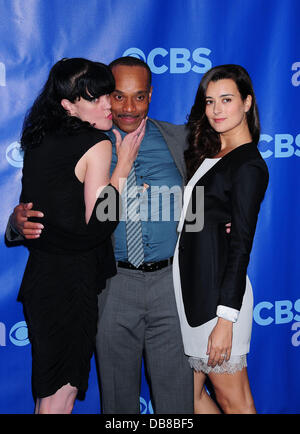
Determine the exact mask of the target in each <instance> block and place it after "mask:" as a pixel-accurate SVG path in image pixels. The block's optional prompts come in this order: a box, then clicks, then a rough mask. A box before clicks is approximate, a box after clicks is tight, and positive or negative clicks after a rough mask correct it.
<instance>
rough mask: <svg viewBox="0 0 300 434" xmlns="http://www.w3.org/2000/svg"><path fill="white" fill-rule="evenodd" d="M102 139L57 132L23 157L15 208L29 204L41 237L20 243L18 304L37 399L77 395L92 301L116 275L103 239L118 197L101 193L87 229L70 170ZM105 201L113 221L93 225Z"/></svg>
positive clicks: (88, 345) (80, 191) (85, 364)
mask: <svg viewBox="0 0 300 434" xmlns="http://www.w3.org/2000/svg"><path fill="white" fill-rule="evenodd" d="M107 139H108V138H107V136H106V135H105V134H104V133H102V132H100V131H99V130H96V129H86V130H84V131H82V132H81V133H79V134H77V135H67V134H61V133H56V134H52V135H46V137H45V138H44V140H43V142H42V144H41V145H40V146H38V147H36V148H35V149H32V150H28V151H27V152H26V153H25V157H24V167H23V178H22V193H21V201H22V202H33V204H34V209H38V210H40V211H42V212H43V213H44V218H43V219H42V220H40V219H39V221H40V222H42V223H43V225H44V229H43V231H42V234H41V236H40V238H39V239H36V240H28V241H26V244H27V247H28V249H29V252H30V254H29V258H28V262H27V265H26V269H25V273H24V276H23V280H22V284H21V288H20V292H19V297H18V298H19V300H21V301H22V303H23V306H24V315H25V318H26V322H27V325H28V332H29V338H30V341H31V344H32V384H33V391H34V395H35V396H36V397H38V398H43V397H46V396H49V395H52V394H54V393H55V392H56V391H57V390H58V389H59V388H60V387H62V386H63V385H65V384H67V383H70V384H71V385H72V386H75V387H77V388H78V390H79V391H82V392H84V391H86V389H87V386H88V376H89V370H90V359H91V356H92V354H93V350H94V343H95V336H96V329H97V316H98V311H97V294H98V293H99V291H100V290H101V289H102V288H104V286H105V279H106V278H108V277H111V276H113V275H114V274H116V266H115V260H114V254H113V249H112V244H111V239H110V235H111V234H112V232H113V231H114V229H115V227H116V226H117V223H118V203H119V197H118V192H117V190H115V189H114V188H113V187H112V186H111V185H109V186H107V187H106V188H105V189H104V190H102V193H101V197H99V198H98V199H97V202H96V204H95V207H94V210H93V214H92V217H91V219H90V221H89V223H88V224H86V222H85V203H84V184H83V183H81V182H80V181H79V180H78V179H77V177H76V175H75V172H74V169H75V166H76V164H77V162H78V161H79V160H80V158H81V157H82V156H83V155H84V154H85V152H87V151H88V149H90V148H91V147H92V146H93V145H94V144H96V143H97V142H100V141H102V140H107ZM108 198H109V200H110V203H111V202H112V201H113V202H114V203H113V204H112V205H113V207H114V208H115V210H116V219H114V221H102V222H100V221H99V220H98V219H97V215H96V211H97V206H98V205H99V203H100V202H102V201H103V200H106V202H108ZM102 205H103V204H102ZM31 220H33V219H31Z"/></svg>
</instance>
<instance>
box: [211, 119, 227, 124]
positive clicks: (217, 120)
mask: <svg viewBox="0 0 300 434" xmlns="http://www.w3.org/2000/svg"><path fill="white" fill-rule="evenodd" d="M225 119H226V118H216V119H214V122H216V123H219V122H223V121H225Z"/></svg>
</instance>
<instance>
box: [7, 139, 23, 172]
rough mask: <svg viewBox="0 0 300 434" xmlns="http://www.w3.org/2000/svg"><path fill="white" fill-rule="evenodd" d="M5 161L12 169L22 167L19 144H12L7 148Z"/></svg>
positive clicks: (21, 154) (21, 153)
mask: <svg viewBox="0 0 300 434" xmlns="http://www.w3.org/2000/svg"><path fill="white" fill-rule="evenodd" d="M6 159H7V161H8V162H9V164H11V165H12V166H14V167H18V168H22V167H23V152H22V150H21V146H20V143H19V142H13V143H11V144H10V145H9V146H8V147H7V149H6Z"/></svg>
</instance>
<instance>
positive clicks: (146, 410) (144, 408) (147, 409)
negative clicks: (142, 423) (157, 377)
mask: <svg viewBox="0 0 300 434" xmlns="http://www.w3.org/2000/svg"><path fill="white" fill-rule="evenodd" d="M140 413H141V414H153V408H152V403H151V401H149V402H148V404H147V401H146V400H145V399H144V398H143V397H142V396H140Z"/></svg>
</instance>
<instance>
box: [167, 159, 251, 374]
mask: <svg viewBox="0 0 300 434" xmlns="http://www.w3.org/2000/svg"><path fill="white" fill-rule="evenodd" d="M218 161H219V159H209V158H208V159H206V160H205V161H204V162H203V163H202V165H201V166H200V167H199V168H198V170H197V171H196V172H195V174H194V176H193V177H192V178H191V180H190V181H189V183H188V186H189V189H186V190H185V192H184V205H183V209H182V214H181V218H180V222H179V225H178V232H179V233H180V232H181V230H182V227H183V223H184V218H185V214H186V210H187V206H188V202H189V199H190V196H191V192H192V189H193V187H194V185H195V184H196V182H197V181H198V180H199V179H200V178H201V177H202V176H203V175H204V174H205V173H206V172H207V171H208V170H210V169H211V168H212V167H213V166H214V165H215V164H216V163H217V162H218ZM224 230H225V227H224ZM179 238H180V236H179ZM179 238H178V241H177V244H176V248H175V253H174V259H173V282H174V291H175V298H176V304H177V310H178V315H179V319H180V326H181V333H182V339H183V345H184V351H185V354H186V355H188V356H189V362H190V365H191V367H192V368H193V369H195V370H197V371H203V372H205V373H209V372H216V373H222V372H227V373H234V372H236V371H237V370H241V369H243V367H245V366H247V359H246V354H247V353H248V352H249V349H250V340H251V331H252V318H253V292H252V287H251V283H250V280H249V278H248V276H247V279H246V289H245V294H244V298H243V302H242V307H241V310H240V312H239V317H238V320H237V322H235V323H233V337H232V350H231V357H230V359H229V361H228V362H226V361H224V362H223V363H222V365H221V366H219V365H217V366H215V368H211V367H209V366H208V365H207V361H208V355H207V354H206V351H207V344H208V338H209V335H210V334H211V332H212V330H213V328H214V327H215V325H216V323H217V321H218V317H217V316H216V317H215V318H213V319H212V320H210V321H208V322H206V323H205V324H202V325H200V326H198V327H191V326H190V325H189V324H188V322H187V319H186V315H185V310H184V304H183V299H182V292H181V281H180V272H179V263H178V245H179Z"/></svg>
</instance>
